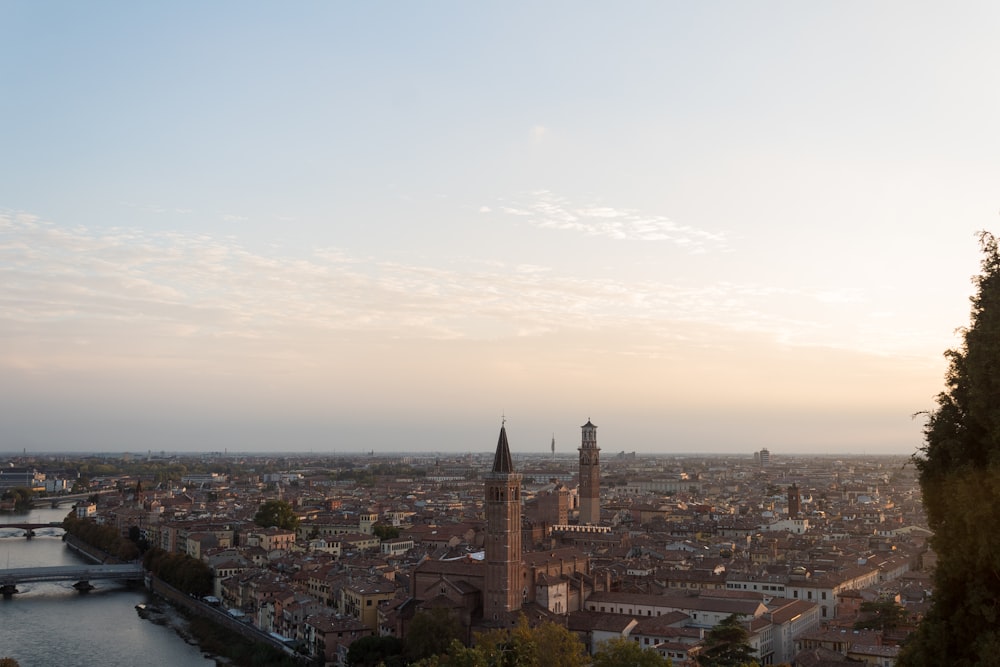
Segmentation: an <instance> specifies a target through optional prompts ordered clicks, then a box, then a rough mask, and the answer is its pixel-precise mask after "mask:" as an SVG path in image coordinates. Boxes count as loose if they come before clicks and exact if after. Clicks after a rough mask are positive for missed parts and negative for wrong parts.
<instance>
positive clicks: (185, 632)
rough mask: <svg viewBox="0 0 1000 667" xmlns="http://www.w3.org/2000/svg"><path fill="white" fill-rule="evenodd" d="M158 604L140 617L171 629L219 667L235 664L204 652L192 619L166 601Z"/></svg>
mask: <svg viewBox="0 0 1000 667" xmlns="http://www.w3.org/2000/svg"><path fill="white" fill-rule="evenodd" d="M157 602H158V604H157V605H155V606H154V607H148V608H147V610H146V611H143V612H141V613H140V614H139V615H140V616H142V617H143V618H145V619H146V620H148V621H149V622H150V623H155V624H156V625H162V626H165V627H168V628H170V629H171V630H173V631H174V632H175V633H176V634H177V636H178V637H180V638H181V639H183V640H184V641H185V642H187V643H188V644H190V645H191V646H194V647H195V648H197V649H198V650H200V651H201V652H202V655H204V656H205V657H206V658H208V659H209V660H214V661H215V664H216V666H217V667H231V666H232V664H233V662H232V661H231V660H230V659H229V658H227V657H225V656H221V655H215V654H213V653H210V652H208V651H205V650H204V647H203V646H202V645H201V644H200V642H199V641H198V638H197V637H196V636H195V634H194V632H193V631H192V629H191V621H190V619H188V617H187V616H185V615H184V614H183V613H182V612H181V610H179V609H178V608H177V607H174V606H173V605H172V604H170V602H169V601H168V600H166V599H163V598H158V599H157Z"/></svg>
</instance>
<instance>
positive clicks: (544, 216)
mask: <svg viewBox="0 0 1000 667" xmlns="http://www.w3.org/2000/svg"><path fill="white" fill-rule="evenodd" d="M500 210H501V211H503V212H504V213H507V214H509V215H516V216H520V217H527V218H529V219H530V222H531V223H532V224H534V225H536V226H538V227H541V228H543V229H556V230H561V231H572V232H578V233H581V234H586V235H588V236H604V237H607V238H611V239H615V240H620V241H663V242H669V243H674V244H676V245H678V246H681V247H683V248H685V249H686V250H688V251H689V252H693V253H696V252H707V251H708V250H724V249H726V243H727V238H726V235H725V234H723V233H720V232H709V231H706V230H703V229H698V228H696V227H692V226H690V225H681V224H678V223H676V222H674V221H672V220H670V219H669V218H667V217H665V216H662V215H653V214H646V213H643V212H641V211H637V210H635V209H628V208H614V207H611V206H607V205H602V204H593V203H588V204H579V205H578V204H574V203H572V202H570V201H569V200H568V199H566V198H564V197H559V196H557V195H555V194H553V193H552V192H549V191H547V190H541V191H538V192H535V193H532V196H531V197H530V198H529V199H528V200H527V201H525V202H518V203H516V204H512V205H507V206H504V207H502V208H501V209H500Z"/></svg>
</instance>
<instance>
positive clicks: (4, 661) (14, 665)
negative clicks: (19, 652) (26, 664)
mask: <svg viewBox="0 0 1000 667" xmlns="http://www.w3.org/2000/svg"><path fill="white" fill-rule="evenodd" d="M0 667H21V666H20V665H19V664H18V662H17V660H15V659H14V658H0Z"/></svg>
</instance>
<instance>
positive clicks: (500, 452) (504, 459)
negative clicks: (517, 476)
mask: <svg viewBox="0 0 1000 667" xmlns="http://www.w3.org/2000/svg"><path fill="white" fill-rule="evenodd" d="M492 472H499V473H512V472H514V464H513V463H512V462H511V460H510V446H509V445H508V444H507V427H506V425H504V424H503V423H502V422H501V424H500V439H499V440H497V453H496V454H494V455H493V470H492Z"/></svg>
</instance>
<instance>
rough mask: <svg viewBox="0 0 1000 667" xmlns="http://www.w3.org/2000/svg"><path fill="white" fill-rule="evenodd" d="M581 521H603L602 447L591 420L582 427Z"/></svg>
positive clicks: (583, 522)
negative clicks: (598, 444)
mask: <svg viewBox="0 0 1000 667" xmlns="http://www.w3.org/2000/svg"><path fill="white" fill-rule="evenodd" d="M580 430H581V431H582V433H581V442H580V450H579V451H580V523H581V524H593V525H596V524H599V523H600V522H601V448H600V447H598V446H597V427H596V426H594V425H593V424H592V423H591V422H590V420H589V419H588V420H587V423H586V424H584V425H583V426H581V427H580Z"/></svg>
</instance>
